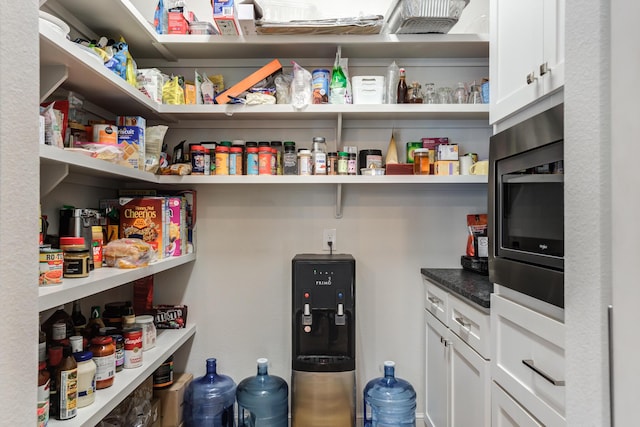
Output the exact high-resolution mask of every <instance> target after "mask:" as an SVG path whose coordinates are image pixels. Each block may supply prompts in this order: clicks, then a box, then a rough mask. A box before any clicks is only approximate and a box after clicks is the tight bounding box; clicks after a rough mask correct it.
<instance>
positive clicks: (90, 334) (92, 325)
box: [83, 305, 105, 342]
mask: <svg viewBox="0 0 640 427" xmlns="http://www.w3.org/2000/svg"><path fill="white" fill-rule="evenodd" d="M104 326H105V325H104V321H103V320H102V317H100V306H99V305H94V306H92V307H91V318H90V319H89V321H88V322H87V326H86V327H85V328H84V332H83V336H84V337H85V338H86V339H87V340H89V342H91V339H92V338H94V337H97V336H98V334H99V333H100V328H104Z"/></svg>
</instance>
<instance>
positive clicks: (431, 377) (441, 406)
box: [424, 311, 450, 427]
mask: <svg viewBox="0 0 640 427" xmlns="http://www.w3.org/2000/svg"><path fill="white" fill-rule="evenodd" d="M424 315H425V323H426V346H427V348H426V366H425V373H426V383H425V415H424V420H425V424H426V425H427V426H428V427H447V426H449V422H448V421H449V420H448V414H449V400H448V396H449V387H448V377H449V353H450V352H449V348H448V346H449V341H447V339H448V335H449V330H448V329H447V327H446V326H445V325H444V324H443V323H442V322H440V321H439V320H438V319H436V318H435V317H434V316H433V314H431V313H429V312H427V311H425V314H424Z"/></svg>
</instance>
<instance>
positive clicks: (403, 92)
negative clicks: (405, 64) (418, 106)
mask: <svg viewBox="0 0 640 427" xmlns="http://www.w3.org/2000/svg"><path fill="white" fill-rule="evenodd" d="M407 91H408V87H407V81H406V71H405V69H404V68H400V80H399V81H398V91H397V93H398V99H397V100H398V104H406V103H407Z"/></svg>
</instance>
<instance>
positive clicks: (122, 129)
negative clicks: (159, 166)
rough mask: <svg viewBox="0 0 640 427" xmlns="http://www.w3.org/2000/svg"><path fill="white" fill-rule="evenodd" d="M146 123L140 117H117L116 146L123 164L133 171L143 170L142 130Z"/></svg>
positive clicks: (143, 147)
mask: <svg viewBox="0 0 640 427" xmlns="http://www.w3.org/2000/svg"><path fill="white" fill-rule="evenodd" d="M145 127H146V121H145V119H144V118H142V117H140V116H118V146H119V147H120V148H122V150H123V152H124V160H125V162H126V163H127V164H128V165H129V166H131V167H132V168H134V169H143V170H144V150H145V145H144V129H145Z"/></svg>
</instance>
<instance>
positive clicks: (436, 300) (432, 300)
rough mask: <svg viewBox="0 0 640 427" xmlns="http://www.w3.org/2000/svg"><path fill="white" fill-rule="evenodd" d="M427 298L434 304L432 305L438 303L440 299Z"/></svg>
mask: <svg viewBox="0 0 640 427" xmlns="http://www.w3.org/2000/svg"><path fill="white" fill-rule="evenodd" d="M427 299H428V300H429V302H430V303H431V304H434V305H438V304H440V302H441V301H440V299H439V298H436V297H427Z"/></svg>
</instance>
